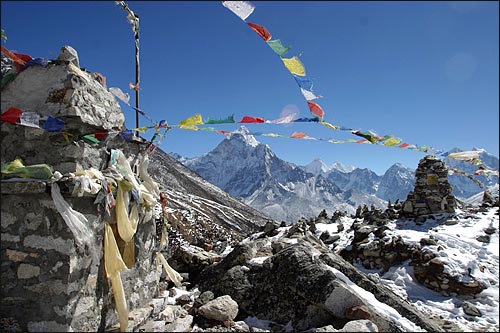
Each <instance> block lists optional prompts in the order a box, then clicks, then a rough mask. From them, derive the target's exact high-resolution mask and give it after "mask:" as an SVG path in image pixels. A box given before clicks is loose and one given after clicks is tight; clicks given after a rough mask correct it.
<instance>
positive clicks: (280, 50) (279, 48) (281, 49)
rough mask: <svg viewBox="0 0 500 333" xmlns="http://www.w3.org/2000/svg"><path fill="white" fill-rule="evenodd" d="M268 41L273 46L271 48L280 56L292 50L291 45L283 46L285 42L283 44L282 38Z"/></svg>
mask: <svg viewBox="0 0 500 333" xmlns="http://www.w3.org/2000/svg"><path fill="white" fill-rule="evenodd" d="M266 43H267V44H268V45H269V46H270V47H271V49H273V51H274V53H276V54H277V55H279V56H280V57H281V56H284V55H285V54H286V53H287V52H288V51H289V50H290V48H289V47H286V46H283V44H281V40H279V39H273V40H268V41H266Z"/></svg>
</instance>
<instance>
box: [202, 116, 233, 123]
mask: <svg viewBox="0 0 500 333" xmlns="http://www.w3.org/2000/svg"><path fill="white" fill-rule="evenodd" d="M205 124H234V114H232V115H230V116H229V117H227V118H226V119H214V118H210V117H208V120H207V121H206V122H205Z"/></svg>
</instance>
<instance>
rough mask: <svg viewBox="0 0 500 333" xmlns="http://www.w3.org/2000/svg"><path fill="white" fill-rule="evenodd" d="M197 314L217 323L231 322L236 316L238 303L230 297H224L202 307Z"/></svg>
mask: <svg viewBox="0 0 500 333" xmlns="http://www.w3.org/2000/svg"><path fill="white" fill-rule="evenodd" d="M198 313H199V314H200V315H202V316H203V317H205V318H208V319H213V320H218V321H228V320H233V319H234V318H236V316H237V315H238V303H236V302H235V301H234V300H233V299H232V298H231V296H229V295H224V296H220V297H217V298H216V299H214V300H211V301H209V302H208V303H207V304H205V305H202V306H201V307H200V308H199V309H198Z"/></svg>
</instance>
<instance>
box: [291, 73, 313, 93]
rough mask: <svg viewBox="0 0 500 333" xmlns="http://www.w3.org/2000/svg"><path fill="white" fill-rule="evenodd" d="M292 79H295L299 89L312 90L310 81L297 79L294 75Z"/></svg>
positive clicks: (301, 78)
mask: <svg viewBox="0 0 500 333" xmlns="http://www.w3.org/2000/svg"><path fill="white" fill-rule="evenodd" d="M293 78H294V79H295V81H296V82H297V84H298V85H299V87H301V88H304V89H306V90H312V87H313V82H312V81H311V80H309V79H306V78H303V77H298V76H296V75H293Z"/></svg>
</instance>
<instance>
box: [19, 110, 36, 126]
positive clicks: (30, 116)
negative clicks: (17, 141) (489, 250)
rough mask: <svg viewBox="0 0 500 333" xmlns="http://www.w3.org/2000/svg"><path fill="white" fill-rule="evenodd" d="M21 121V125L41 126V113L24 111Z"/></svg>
mask: <svg viewBox="0 0 500 333" xmlns="http://www.w3.org/2000/svg"><path fill="white" fill-rule="evenodd" d="M19 121H20V123H21V125H24V126H29V127H37V128H40V115H39V114H38V113H36V112H23V114H21V117H20V118H19Z"/></svg>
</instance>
